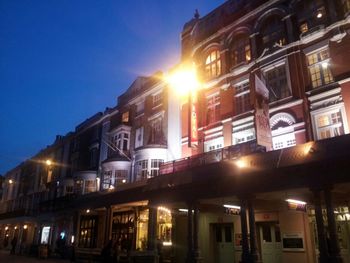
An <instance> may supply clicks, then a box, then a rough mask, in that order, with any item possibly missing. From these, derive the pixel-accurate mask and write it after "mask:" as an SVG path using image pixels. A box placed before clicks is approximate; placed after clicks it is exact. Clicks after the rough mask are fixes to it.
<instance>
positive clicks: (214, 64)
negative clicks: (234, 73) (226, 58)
mask: <svg viewBox="0 0 350 263" xmlns="http://www.w3.org/2000/svg"><path fill="white" fill-rule="evenodd" d="M205 73H206V76H207V77H208V78H212V77H216V76H219V75H220V74H221V60H220V52H219V51H218V50H214V51H212V52H211V53H210V54H209V55H208V56H207V58H206V60H205Z"/></svg>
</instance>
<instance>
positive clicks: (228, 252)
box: [213, 224, 235, 263]
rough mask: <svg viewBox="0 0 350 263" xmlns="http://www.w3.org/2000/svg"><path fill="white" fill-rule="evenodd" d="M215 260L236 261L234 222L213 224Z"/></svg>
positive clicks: (220, 261)
mask: <svg viewBox="0 0 350 263" xmlns="http://www.w3.org/2000/svg"><path fill="white" fill-rule="evenodd" d="M213 233H214V250H215V253H214V255H215V262H217V263H233V262H235V254H234V243H233V224H213Z"/></svg>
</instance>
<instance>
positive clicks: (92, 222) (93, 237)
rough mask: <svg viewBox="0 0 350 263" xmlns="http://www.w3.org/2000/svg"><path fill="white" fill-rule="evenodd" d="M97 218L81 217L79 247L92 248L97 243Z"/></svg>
mask: <svg viewBox="0 0 350 263" xmlns="http://www.w3.org/2000/svg"><path fill="white" fill-rule="evenodd" d="M97 220H98V217H97V216H82V217H81V220H80V229H79V234H80V235H79V243H78V244H79V247H85V248H94V247H96V241H97V226H98V224H97V223H98V222H97Z"/></svg>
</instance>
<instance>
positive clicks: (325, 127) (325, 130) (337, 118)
mask: <svg viewBox="0 0 350 263" xmlns="http://www.w3.org/2000/svg"><path fill="white" fill-rule="evenodd" d="M342 111H343V110H342V107H339V108H337V109H333V110H328V111H324V112H323V113H320V114H314V119H313V120H314V122H315V126H316V137H317V139H326V138H331V137H336V136H339V135H343V134H344V133H345V130H344V128H345V127H344V121H343V120H344V116H343V114H342Z"/></svg>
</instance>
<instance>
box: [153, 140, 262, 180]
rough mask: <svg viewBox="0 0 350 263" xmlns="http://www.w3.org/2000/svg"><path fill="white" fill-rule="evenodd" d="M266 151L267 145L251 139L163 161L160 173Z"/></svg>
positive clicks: (178, 170)
mask: <svg viewBox="0 0 350 263" xmlns="http://www.w3.org/2000/svg"><path fill="white" fill-rule="evenodd" d="M265 151H266V149H265V147H263V146H260V145H257V144H256V141H249V142H246V143H241V144H237V145H231V146H228V147H225V148H222V149H219V150H215V151H210V152H207V153H202V154H198V155H194V156H191V157H187V158H183V159H178V160H175V161H171V162H166V163H163V164H161V165H160V168H159V174H160V175H162V174H171V173H176V172H181V171H185V170H188V169H191V168H193V167H198V166H201V165H205V164H210V163H217V162H220V161H223V160H229V159H235V158H239V157H240V156H243V155H247V154H251V153H256V152H265Z"/></svg>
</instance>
